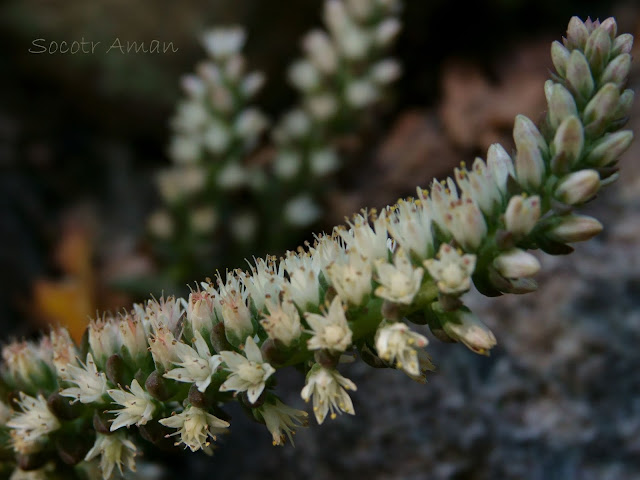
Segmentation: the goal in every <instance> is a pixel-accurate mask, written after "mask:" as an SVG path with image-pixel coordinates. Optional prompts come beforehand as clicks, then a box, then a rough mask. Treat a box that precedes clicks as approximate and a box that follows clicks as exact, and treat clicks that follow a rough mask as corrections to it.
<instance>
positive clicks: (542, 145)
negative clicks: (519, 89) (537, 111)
mask: <svg viewBox="0 0 640 480" xmlns="http://www.w3.org/2000/svg"><path fill="white" fill-rule="evenodd" d="M513 140H514V141H515V142H516V148H518V145H519V144H522V143H531V144H532V145H534V146H536V147H538V149H539V150H540V151H541V152H542V153H544V154H546V153H547V152H548V150H549V147H548V145H547V142H546V141H545V139H544V137H543V136H542V134H541V133H540V131H539V130H538V127H536V125H535V123H533V122H532V121H531V119H529V118H528V117H526V116H525V115H518V116H516V119H515V122H514V125H513Z"/></svg>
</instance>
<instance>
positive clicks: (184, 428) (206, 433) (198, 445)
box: [160, 406, 229, 452]
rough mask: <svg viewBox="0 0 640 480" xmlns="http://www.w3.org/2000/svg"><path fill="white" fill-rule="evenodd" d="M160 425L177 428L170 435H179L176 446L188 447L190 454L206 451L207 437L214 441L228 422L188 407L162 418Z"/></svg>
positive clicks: (207, 445) (223, 430) (227, 426)
mask: <svg viewBox="0 0 640 480" xmlns="http://www.w3.org/2000/svg"><path fill="white" fill-rule="evenodd" d="M160 423H161V424H162V425H164V426H165V427H169V428H177V429H178V431H177V432H175V433H172V434H171V435H180V441H179V442H176V445H180V443H183V444H184V445H185V448H187V447H189V448H190V449H191V451H192V452H195V451H197V450H200V449H204V450H205V451H207V447H209V445H210V443H209V437H211V438H213V439H214V440H215V439H216V437H215V436H216V434H218V433H224V432H225V429H226V428H229V422H225V421H224V420H221V419H219V418H218V417H216V416H214V415H211V414H210V413H208V412H206V411H205V410H202V409H201V408H197V407H193V406H191V407H189V408H187V409H186V410H185V411H183V412H182V413H179V414H177V415H172V416H170V417H168V418H163V419H162V420H160Z"/></svg>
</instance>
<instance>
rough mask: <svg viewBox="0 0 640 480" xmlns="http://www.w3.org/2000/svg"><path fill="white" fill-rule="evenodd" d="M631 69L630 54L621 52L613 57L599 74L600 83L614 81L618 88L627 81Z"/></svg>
mask: <svg viewBox="0 0 640 480" xmlns="http://www.w3.org/2000/svg"><path fill="white" fill-rule="evenodd" d="M630 69H631V55H629V54H628V53H623V54H621V55H618V56H617V57H616V58H614V59H613V60H612V61H611V62H609V65H607V68H605V69H604V72H602V75H601V76H600V83H609V82H612V83H615V84H616V85H617V86H618V88H620V87H622V86H623V85H624V84H625V83H626V82H627V77H628V76H629V70H630Z"/></svg>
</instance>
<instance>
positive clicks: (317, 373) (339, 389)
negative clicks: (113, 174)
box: [301, 364, 357, 423]
mask: <svg viewBox="0 0 640 480" xmlns="http://www.w3.org/2000/svg"><path fill="white" fill-rule="evenodd" d="M347 390H353V391H355V390H357V388H356V385H355V383H353V382H352V381H351V380H349V379H348V378H345V377H343V376H342V375H340V374H339V373H338V371H337V370H329V369H327V368H324V367H321V366H320V365H318V364H316V365H315V366H314V367H313V368H312V369H311V371H310V372H309V374H308V375H307V383H306V385H305V386H304V388H303V389H302V392H301V396H302V399H303V400H304V401H305V402H308V401H309V400H310V399H311V398H313V413H314V414H315V416H316V420H317V421H318V423H322V422H324V419H325V418H326V416H327V413H329V411H331V418H332V419H334V418H336V415H337V414H336V412H337V413H340V412H345V413H348V414H350V415H353V414H354V413H355V412H354V410H353V403H352V402H351V398H350V397H349V394H348V393H347Z"/></svg>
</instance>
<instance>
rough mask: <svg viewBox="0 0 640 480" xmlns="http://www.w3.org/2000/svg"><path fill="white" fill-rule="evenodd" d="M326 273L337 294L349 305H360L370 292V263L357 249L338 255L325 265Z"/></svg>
mask: <svg viewBox="0 0 640 480" xmlns="http://www.w3.org/2000/svg"><path fill="white" fill-rule="evenodd" d="M327 274H328V276H329V281H330V282H331V284H332V285H333V287H334V288H335V289H336V291H337V292H338V295H339V296H340V297H341V298H343V299H344V300H345V301H347V302H348V303H349V304H351V305H355V306H358V305H360V304H361V303H362V302H363V301H364V299H365V298H366V297H367V295H370V294H371V276H372V274H373V272H372V268H371V263H370V262H369V259H368V258H366V257H364V256H363V255H362V254H361V253H360V252H359V251H357V250H351V249H350V250H349V251H348V252H347V253H345V254H344V255H341V256H339V257H338V258H337V259H336V260H335V261H334V262H332V263H331V264H329V265H328V266H327Z"/></svg>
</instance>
